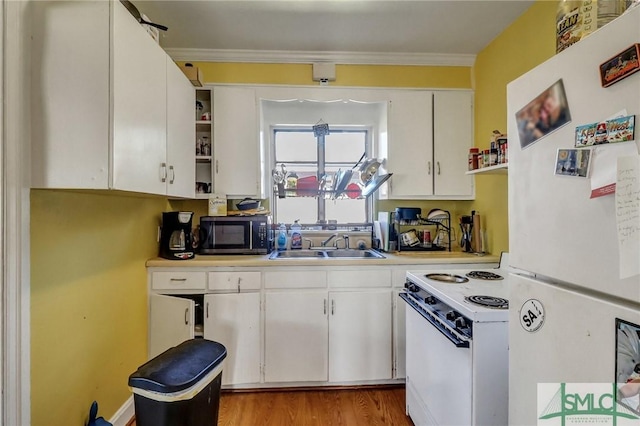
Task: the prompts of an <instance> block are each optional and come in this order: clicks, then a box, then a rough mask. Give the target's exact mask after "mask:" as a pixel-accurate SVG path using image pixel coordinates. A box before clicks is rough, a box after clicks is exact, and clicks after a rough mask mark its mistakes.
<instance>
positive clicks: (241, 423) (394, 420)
mask: <svg viewBox="0 0 640 426" xmlns="http://www.w3.org/2000/svg"><path fill="white" fill-rule="evenodd" d="M404 395H405V394H404V387H390V388H379V387H375V388H371V387H369V388H357V389H340V390H334V389H323V390H293V391H266V392H223V393H222V396H221V397H220V414H219V418H218V425H219V426H294V425H295V426H316V425H317V426H343V425H344V426H375V425H394V426H403V425H407V426H412V425H413V423H412V422H411V419H409V417H407V416H406V415H405V399H404V398H405V397H404ZM133 425H135V423H133Z"/></svg>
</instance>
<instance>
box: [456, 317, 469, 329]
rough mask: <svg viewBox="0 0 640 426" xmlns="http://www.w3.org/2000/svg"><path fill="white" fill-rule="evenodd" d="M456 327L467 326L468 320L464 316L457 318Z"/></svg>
mask: <svg viewBox="0 0 640 426" xmlns="http://www.w3.org/2000/svg"><path fill="white" fill-rule="evenodd" d="M456 327H457V328H467V320H466V319H464V317H458V318H456Z"/></svg>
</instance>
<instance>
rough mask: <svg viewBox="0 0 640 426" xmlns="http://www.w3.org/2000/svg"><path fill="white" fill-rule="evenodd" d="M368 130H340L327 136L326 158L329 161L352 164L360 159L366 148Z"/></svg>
mask: <svg viewBox="0 0 640 426" xmlns="http://www.w3.org/2000/svg"><path fill="white" fill-rule="evenodd" d="M366 142H367V140H366V132H364V131H362V132H340V133H330V134H329V135H327V136H325V158H326V161H327V162H328V163H343V164H345V163H346V164H351V165H352V166H353V165H354V164H355V163H356V161H358V160H359V159H360V157H361V156H362V154H363V153H364V152H365V149H366Z"/></svg>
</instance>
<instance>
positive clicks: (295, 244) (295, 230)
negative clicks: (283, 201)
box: [291, 219, 302, 250]
mask: <svg viewBox="0 0 640 426" xmlns="http://www.w3.org/2000/svg"><path fill="white" fill-rule="evenodd" d="M299 220H300V219H296V220H295V221H294V222H293V224H292V225H291V250H298V249H301V248H302V233H301V232H300V230H301V229H302V226H300V224H299V223H298V221H299Z"/></svg>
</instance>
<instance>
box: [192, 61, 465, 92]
mask: <svg viewBox="0 0 640 426" xmlns="http://www.w3.org/2000/svg"><path fill="white" fill-rule="evenodd" d="M192 64H193V65H194V66H197V67H199V68H200V69H201V70H202V73H203V80H204V82H205V83H212V84H213V83H245V84H290V85H314V86H317V85H318V82H315V81H313V80H312V79H311V73H312V66H311V64H246V63H219V62H192ZM330 85H331V86H359V87H429V88H458V89H459V88H464V89H468V88H471V69H470V68H469V67H424V66H392V65H378V66H373V65H336V81H332V82H331V83H330Z"/></svg>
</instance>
